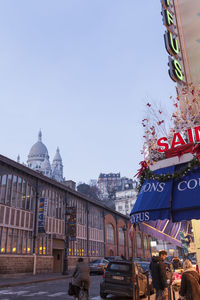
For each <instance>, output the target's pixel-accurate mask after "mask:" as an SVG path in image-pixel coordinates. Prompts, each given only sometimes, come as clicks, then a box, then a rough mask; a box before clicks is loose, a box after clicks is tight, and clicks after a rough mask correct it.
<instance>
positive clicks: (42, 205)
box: [38, 198, 47, 233]
mask: <svg viewBox="0 0 200 300" xmlns="http://www.w3.org/2000/svg"><path fill="white" fill-rule="evenodd" d="M46 215H47V199H45V198H40V200H39V211H38V232H39V233H44V232H45V218H46Z"/></svg>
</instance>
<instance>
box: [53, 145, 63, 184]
mask: <svg viewBox="0 0 200 300" xmlns="http://www.w3.org/2000/svg"><path fill="white" fill-rule="evenodd" d="M51 168H52V178H53V179H55V180H57V181H59V182H62V181H63V164H62V158H61V156H60V151H59V148H58V147H57V150H56V154H55V156H54V159H53V163H52V166H51Z"/></svg>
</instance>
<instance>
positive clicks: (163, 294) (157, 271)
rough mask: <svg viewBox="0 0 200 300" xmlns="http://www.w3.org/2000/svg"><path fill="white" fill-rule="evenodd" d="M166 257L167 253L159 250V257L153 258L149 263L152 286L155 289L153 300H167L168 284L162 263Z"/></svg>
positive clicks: (164, 266)
mask: <svg viewBox="0 0 200 300" xmlns="http://www.w3.org/2000/svg"><path fill="white" fill-rule="evenodd" d="M166 257H167V252H166V251H165V250H161V251H160V252H159V256H153V257H152V261H151V263H150V270H151V276H152V282H153V286H154V288H155V289H156V296H155V300H167V299H168V285H169V284H168V282H167V274H166V273H167V269H166V265H165V263H164V261H165V259H166Z"/></svg>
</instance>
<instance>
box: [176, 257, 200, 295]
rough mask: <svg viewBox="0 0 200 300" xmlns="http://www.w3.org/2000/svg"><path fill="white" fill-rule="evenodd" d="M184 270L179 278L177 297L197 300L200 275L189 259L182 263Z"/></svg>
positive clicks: (199, 292)
mask: <svg viewBox="0 0 200 300" xmlns="http://www.w3.org/2000/svg"><path fill="white" fill-rule="evenodd" d="M183 269H184V272H183V274H182V279H181V288H180V292H179V297H180V298H179V299H181V300H183V299H184V300H199V299H200V275H199V274H198V273H197V271H196V270H195V269H194V268H193V266H192V263H191V261H190V260H189V259H186V260H185V261H184V263H183Z"/></svg>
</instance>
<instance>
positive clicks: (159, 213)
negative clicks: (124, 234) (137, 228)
mask: <svg viewBox="0 0 200 300" xmlns="http://www.w3.org/2000/svg"><path fill="white" fill-rule="evenodd" d="M173 172H174V166H171V167H168V168H164V169H159V170H156V171H154V173H155V174H159V175H161V174H168V173H173ZM171 194H172V180H169V181H166V182H161V181H157V180H145V182H144V184H143V186H142V188H141V190H140V193H139V195H138V197H137V200H136V203H135V205H134V207H133V209H132V211H131V222H132V223H138V222H144V221H149V220H164V219H170V217H171Z"/></svg>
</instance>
